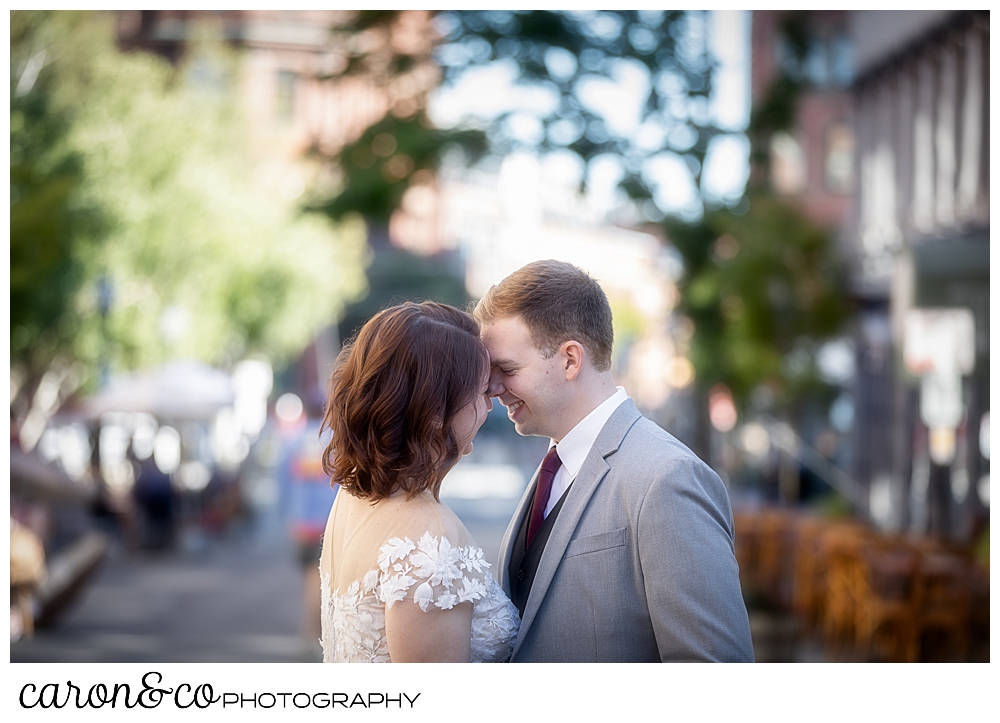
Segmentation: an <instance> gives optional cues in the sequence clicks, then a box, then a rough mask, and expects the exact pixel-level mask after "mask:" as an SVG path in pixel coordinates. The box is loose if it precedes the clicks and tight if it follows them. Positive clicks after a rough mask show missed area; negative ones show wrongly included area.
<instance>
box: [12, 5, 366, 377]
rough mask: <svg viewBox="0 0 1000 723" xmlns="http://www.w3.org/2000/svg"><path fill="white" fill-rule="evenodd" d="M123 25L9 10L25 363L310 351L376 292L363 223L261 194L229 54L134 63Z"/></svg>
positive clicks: (15, 236)
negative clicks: (121, 33)
mask: <svg viewBox="0 0 1000 723" xmlns="http://www.w3.org/2000/svg"><path fill="white" fill-rule="evenodd" d="M108 21H109V19H108V18H106V17H105V16H103V15H101V14H90V13H66V12H34V11H32V12H29V11H14V12H12V13H11V72H12V80H11V89H12V93H11V183H12V190H11V364H12V367H14V368H17V369H20V370H21V374H22V375H23V376H24V378H25V379H26V380H30V379H37V378H38V376H39V375H40V374H42V373H44V371H45V369H47V368H49V367H50V366H51V365H52V364H54V363H56V362H58V361H59V360H76V361H77V362H79V363H81V364H82V365H83V368H84V369H86V370H87V372H88V373H87V374H86V375H85V377H86V378H89V379H90V380H93V379H94V378H95V375H94V371H95V369H96V367H97V365H98V364H99V362H100V360H101V359H102V358H107V359H108V360H109V361H110V362H111V365H112V368H115V369H130V368H136V367H143V366H148V365H152V364H156V363H158V362H160V361H163V360H165V359H167V358H169V357H171V356H186V357H190V358H197V359H201V360H203V361H206V362H209V363H214V364H220V365H226V364H228V363H231V362H233V361H236V360H238V359H239V358H242V357H244V356H246V355H250V354H257V355H263V356H266V357H268V358H270V359H271V360H272V361H275V362H280V361H282V360H283V359H285V358H287V357H288V356H290V355H293V354H295V353H297V352H298V351H299V350H300V349H301V348H302V347H304V346H305V345H306V344H307V343H308V342H309V341H310V339H311V338H312V335H313V334H314V332H315V330H316V329H317V328H318V327H320V326H322V325H325V324H329V323H330V322H332V321H334V320H335V318H336V315H337V313H338V311H339V310H340V309H341V308H342V305H343V303H344V301H345V300H346V299H349V298H351V297H353V296H355V295H357V293H358V292H359V291H360V290H361V288H362V286H363V277H362V274H361V268H362V264H363V262H362V258H363V253H364V243H363V230H362V228H361V225H360V221H354V222H345V223H343V224H341V226H340V227H339V228H336V227H333V226H332V225H331V224H330V222H329V221H328V220H327V219H325V218H321V217H317V216H315V215H302V214H301V212H299V211H298V210H297V209H296V208H295V207H294V206H293V205H292V202H289V201H285V200H284V199H281V198H279V197H276V196H275V195H274V194H272V193H270V192H268V191H267V190H265V189H264V188H262V187H259V186H258V185H257V184H256V183H255V181H254V166H253V162H252V159H250V158H249V157H248V156H247V154H246V152H245V150H244V149H245V147H246V145H245V143H244V141H245V138H244V136H243V129H244V128H245V124H244V120H243V118H242V117H241V115H240V113H239V110H238V109H239V107H240V103H239V102H238V100H237V97H236V96H235V92H236V90H237V87H238V76H237V75H236V67H237V65H236V64H235V63H234V62H232V59H231V58H230V57H229V56H227V54H226V53H225V52H224V51H222V50H221V49H219V48H215V47H214V46H211V45H203V46H200V48H198V49H195V50H194V52H192V53H191V55H190V60H189V62H188V63H186V64H185V65H182V66H180V67H179V68H173V67H171V66H170V65H169V64H168V63H167V62H166V61H164V60H162V59H160V58H158V57H155V56H152V55H148V54H145V53H138V52H137V53H129V54H123V53H121V52H119V51H118V50H117V49H116V47H115V44H114V35H113V32H112V28H111V26H110V23H109V22H108ZM39 58H40V59H41V61H40V62H39V61H38V60H37V59H39ZM33 63H34V65H32V64H33ZM29 73H34V74H35V77H33V78H32V77H28V74H29ZM102 280H104V283H106V284H107V285H108V288H109V289H110V292H111V295H110V298H108V299H107V301H108V302H110V303H109V305H108V308H107V310H106V315H102V313H101V312H102V309H101V303H100V302H101V299H100V294H99V288H100V286H101V283H102ZM165 310H170V313H173V318H174V319H175V320H176V319H177V318H178V317H179V318H181V320H182V321H183V320H184V319H187V320H188V323H187V324H186V326H187V330H186V333H178V329H176V328H175V330H174V334H173V335H172V336H171V335H170V334H166V335H165V334H164V333H163V329H161V323H162V322H163V320H164V312H165ZM179 310H180V311H179ZM169 315H170V314H169V313H168V316H169ZM184 326H185V325H184V324H181V328H180V329H179V331H180V332H184V328H183V327H184ZM30 388H31V384H30V383H27V384H26V385H25V389H27V390H29V392H30Z"/></svg>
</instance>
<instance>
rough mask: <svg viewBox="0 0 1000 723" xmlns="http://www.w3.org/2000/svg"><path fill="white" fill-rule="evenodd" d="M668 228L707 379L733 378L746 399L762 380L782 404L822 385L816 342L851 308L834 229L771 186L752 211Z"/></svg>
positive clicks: (700, 370) (693, 353)
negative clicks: (811, 217)
mask: <svg viewBox="0 0 1000 723" xmlns="http://www.w3.org/2000/svg"><path fill="white" fill-rule="evenodd" d="M667 229H668V234H669V237H670V239H671V241H672V242H673V243H674V244H675V246H676V247H677V249H678V250H679V251H680V252H681V254H682V256H683V257H684V263H685V267H686V273H685V278H684V280H683V281H682V285H681V290H682V303H681V307H680V308H679V311H680V312H681V313H682V314H684V315H685V316H687V317H688V318H690V319H691V321H693V322H694V326H695V329H694V335H693V338H692V341H691V349H690V358H691V361H692V363H693V364H694V366H695V370H696V373H697V378H698V379H699V383H700V384H701V385H702V386H703V387H705V388H707V387H709V386H711V385H713V384H716V383H720V382H721V383H723V384H725V385H727V386H728V387H729V388H730V389H731V390H732V391H733V394H734V397H735V398H736V400H737V402H738V403H740V404H745V403H746V402H747V401H748V399H749V398H750V396H751V394H752V392H754V391H756V390H758V389H761V388H763V389H766V390H768V392H769V393H768V394H767V396H768V397H771V396H773V397H774V401H775V402H776V403H777V405H778V406H779V407H787V406H788V405H791V404H793V403H794V401H795V400H796V399H797V398H799V397H800V396H802V395H804V394H807V393H817V392H821V391H822V389H823V388H824V387H823V384H822V383H821V382H820V380H819V377H818V375H817V370H816V367H815V363H814V356H815V351H816V349H817V348H818V347H819V345H820V344H821V343H822V342H823V341H824V340H826V339H829V338H830V337H832V336H834V335H836V334H837V333H838V332H839V331H840V328H841V325H842V323H843V322H844V320H845V318H846V315H847V311H848V309H847V306H846V301H845V299H846V295H845V287H844V280H845V276H844V270H843V268H842V267H841V265H840V264H839V263H838V261H837V256H836V254H835V253H834V252H833V248H832V245H831V240H830V238H829V235H828V234H827V233H826V232H825V231H824V230H823V229H820V228H818V227H817V226H815V224H813V223H812V222H811V221H809V220H808V219H807V218H805V217H804V216H803V215H802V213H801V212H800V211H798V210H797V209H796V208H795V207H794V206H793V205H791V204H789V203H787V202H785V201H782V200H780V199H778V198H775V197H774V196H772V195H769V194H764V193H760V194H753V195H751V196H750V197H749V210H747V211H746V213H745V214H742V215H740V214H738V213H734V212H733V211H730V210H717V211H713V212H710V213H708V214H706V216H705V219H704V220H703V221H702V222H701V223H699V224H696V225H683V224H679V223H676V222H672V223H668V224H667Z"/></svg>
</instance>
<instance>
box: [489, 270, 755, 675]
mask: <svg viewBox="0 0 1000 723" xmlns="http://www.w3.org/2000/svg"><path fill="white" fill-rule="evenodd" d="M474 313H475V316H476V318H477V320H478V321H479V323H480V325H481V327H482V335H483V341H484V342H485V343H486V347H487V348H488V349H489V352H490V360H491V364H492V370H491V373H490V394H491V395H492V396H494V397H496V398H497V399H499V400H500V403H501V404H503V405H504V406H505V407H506V408H507V414H508V416H509V417H510V419H511V420H512V421H513V422H514V426H515V428H516V429H517V431H518V433H519V434H522V435H536V436H542V437H549V438H551V440H552V442H551V444H550V450H549V453H548V454H547V455H546V457H545V460H544V461H543V462H542V465H541V467H540V468H539V471H538V472H537V473H536V474H535V477H534V478H533V479H532V481H531V484H529V485H528V489H527V490H526V491H525V494H524V497H523V498H522V499H521V502H520V504H519V505H518V508H517V512H516V513H515V514H514V519H513V520H511V523H510V525H509V526H508V527H507V532H506V534H505V535H504V538H503V542H502V543H501V546H500V564H499V577H500V583H501V585H502V586H503V588H504V591H505V592H507V593H508V594H509V595H510V597H511V599H512V600H513V601H514V603H515V604H516V605H517V607H518V609H519V610H520V612H521V617H522V621H521V629H520V632H519V633H518V637H517V642H516V643H515V645H514V650H513V653H512V655H511V661H512V662H647V661H648V662H658V661H664V662H666V661H752V660H753V647H752V644H751V641H750V626H749V622H748V619H747V611H746V607H745V606H744V603H743V598H742V595H741V593H740V584H739V574H738V569H737V565H736V558H735V556H734V554H733V519H732V511H731V509H730V504H729V497H728V495H727V493H726V488H725V487H724V486H723V484H722V481H721V480H720V479H719V477H718V476H717V475H716V474H715V473H714V472H713V471H712V470H711V469H709V467H708V466H706V465H705V464H704V463H703V462H702V461H701V460H700V459H698V458H697V457H696V456H695V455H694V454H693V453H692V452H691V451H690V450H689V449H688V448H687V447H685V446H684V445H683V444H681V443H680V442H678V441H677V440H676V439H675V438H674V437H672V436H671V435H669V434H667V433H666V432H665V431H663V430H662V429H660V428H659V427H658V426H656V425H655V424H654V423H653V422H651V421H649V420H648V419H646V418H645V417H643V416H642V415H641V414H639V412H638V410H637V409H636V407H635V404H633V403H632V400H631V399H630V398H629V397H628V395H627V394H626V393H625V390H624V389H623V388H621V387H616V386H615V383H614V380H613V379H612V377H611V372H610V369H611V345H612V339H613V332H612V328H611V307H610V305H609V304H608V299H607V297H606V296H605V295H604V291H603V290H602V289H601V287H600V286H599V285H598V283H597V282H596V281H594V280H593V279H592V278H591V277H590V276H588V275H587V274H586V273H585V272H584V271H582V270H580V269H578V268H577V267H575V266H573V265H571V264H568V263H564V262H560V261H537V262H535V263H531V264H528V265H527V266H525V267H523V268H521V269H520V270H518V271H515V272H514V273H513V274H511V275H510V276H508V277H507V278H505V279H504V280H503V281H501V282H500V283H499V284H498V285H496V286H494V287H492V288H491V289H490V290H489V292H488V293H487V294H486V296H485V297H484V298H483V299H482V300H481V301H480V302H479V304H478V305H477V306H476V308H475V312H474Z"/></svg>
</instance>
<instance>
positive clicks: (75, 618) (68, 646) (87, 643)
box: [10, 516, 320, 663]
mask: <svg viewBox="0 0 1000 723" xmlns="http://www.w3.org/2000/svg"><path fill="white" fill-rule="evenodd" d="M179 548H180V549H178V550H176V551H171V552H167V553H159V554H154V553H139V554H135V555H128V554H126V552H125V551H124V550H123V548H122V547H121V546H120V545H114V546H113V547H112V548H111V550H110V551H109V553H108V555H107V556H106V558H105V560H104V562H103V563H102V565H101V569H100V570H99V571H98V573H97V575H96V577H95V579H94V580H93V581H92V582H91V583H90V585H89V586H88V588H87V589H86V590H85V591H84V592H83V593H82V594H81V596H80V599H79V600H77V601H75V604H74V605H73V607H72V609H70V610H68V611H67V612H66V613H65V614H64V615H63V616H62V618H61V619H60V620H58V621H57V623H56V625H55V626H54V627H52V628H49V629H41V630H37V631H36V633H35V636H34V637H33V638H32V639H30V640H24V639H22V640H19V641H17V642H16V643H12V644H11V646H10V660H11V662H12V663H14V662H88V663H106V662H107V663H110V662H120V663H128V662H198V663H215V662H310V661H314V660H318V659H319V655H320V652H319V643H318V642H315V643H312V644H311V642H310V641H308V640H305V639H304V638H303V637H301V636H300V634H299V630H300V615H301V609H302V592H303V584H304V580H303V573H302V569H301V568H300V566H299V564H298V562H297V561H296V559H295V554H294V551H293V550H292V548H291V546H290V544H289V543H288V541H287V540H286V539H285V537H284V535H283V534H282V530H281V527H280V523H279V522H278V521H277V520H274V519H271V518H268V517H266V516H264V517H261V518H258V519H256V520H254V521H253V522H252V523H248V524H246V525H244V526H243V527H241V528H234V529H232V530H230V531H229V532H228V534H227V535H225V536H223V537H220V538H217V539H213V538H209V539H206V540H199V538H188V540H187V544H186V545H180V546H179Z"/></svg>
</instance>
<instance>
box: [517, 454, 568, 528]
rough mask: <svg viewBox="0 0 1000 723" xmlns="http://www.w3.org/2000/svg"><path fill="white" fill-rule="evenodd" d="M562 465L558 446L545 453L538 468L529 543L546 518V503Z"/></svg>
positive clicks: (529, 525) (529, 523)
mask: <svg viewBox="0 0 1000 723" xmlns="http://www.w3.org/2000/svg"><path fill="white" fill-rule="evenodd" d="M561 466H562V460H561V459H559V454H558V453H557V452H556V448H555V447H552V449H550V450H549V453H548V454H547V455H545V459H543V460H542V468H541V469H540V470H538V484H536V485H535V498H534V500H533V501H532V503H531V517H529V518H528V541H527V543H526V544H527V545H530V544H531V540H532V539H533V538H534V537H535V535H536V534H537V533H538V528H539V527H541V526H542V520H544V519H545V517H544V512H545V505H547V504H548V502H549V495H550V494H552V480H553V479H554V478H555V476H556V472H557V471H558V469H559V467H561Z"/></svg>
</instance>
